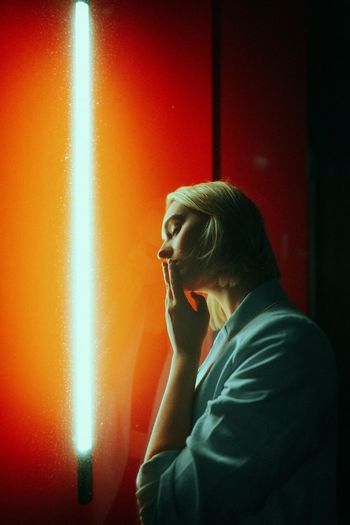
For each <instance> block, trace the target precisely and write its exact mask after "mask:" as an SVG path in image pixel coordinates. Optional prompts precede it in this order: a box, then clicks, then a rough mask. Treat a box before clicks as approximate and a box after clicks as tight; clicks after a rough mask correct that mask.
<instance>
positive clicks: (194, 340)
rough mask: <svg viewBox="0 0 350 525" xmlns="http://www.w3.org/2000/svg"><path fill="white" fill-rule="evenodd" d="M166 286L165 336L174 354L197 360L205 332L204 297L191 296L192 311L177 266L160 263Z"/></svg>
mask: <svg viewBox="0 0 350 525" xmlns="http://www.w3.org/2000/svg"><path fill="white" fill-rule="evenodd" d="M162 268H163V275H164V281H165V286H166V297H165V310H166V311H165V317H166V324H167V329H168V335H169V339H170V342H171V345H172V347H173V350H174V353H175V354H181V355H186V356H188V357H192V358H194V359H198V360H199V358H200V354H201V349H202V343H203V340H204V338H205V336H206V333H207V331H208V325H209V310H208V307H207V302H206V300H205V298H204V297H202V296H201V295H198V294H196V293H195V292H191V296H192V297H193V299H194V300H195V302H196V305H197V310H194V309H193V308H192V306H191V304H190V303H189V301H188V300H187V298H186V295H185V293H184V290H183V287H182V285H181V280H180V275H179V272H178V268H177V267H176V265H175V264H174V263H173V262H172V261H171V260H169V263H168V264H167V263H165V262H163V263H162Z"/></svg>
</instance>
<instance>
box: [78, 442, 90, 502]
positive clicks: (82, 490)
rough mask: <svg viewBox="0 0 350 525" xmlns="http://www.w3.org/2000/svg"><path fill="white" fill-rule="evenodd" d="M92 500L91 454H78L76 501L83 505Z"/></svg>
mask: <svg viewBox="0 0 350 525" xmlns="http://www.w3.org/2000/svg"><path fill="white" fill-rule="evenodd" d="M90 501H92V454H91V452H87V453H86V454H84V455H79V456H78V503H80V504H81V505H85V504H86V503H90Z"/></svg>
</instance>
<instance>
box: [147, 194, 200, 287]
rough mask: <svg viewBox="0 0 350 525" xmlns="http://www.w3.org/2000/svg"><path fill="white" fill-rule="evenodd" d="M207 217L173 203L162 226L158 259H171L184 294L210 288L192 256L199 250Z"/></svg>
mask: <svg viewBox="0 0 350 525" xmlns="http://www.w3.org/2000/svg"><path fill="white" fill-rule="evenodd" d="M204 222H205V216H204V215H203V214H201V213H199V212H196V211H194V210H191V209H190V208H187V207H186V206H184V205H183V204H180V203H178V202H176V201H173V202H172V203H171V204H170V206H169V207H168V209H167V210H166V212H165V215H164V219H163V225H162V239H163V241H164V242H163V244H162V246H161V248H160V250H159V251H158V254H157V257H158V259H172V260H173V261H174V262H175V264H176V266H177V268H178V271H179V274H180V277H181V279H182V285H183V287H184V290H187V291H190V290H191V291H194V290H197V291H200V290H203V288H205V287H206V285H207V284H208V283H207V282H206V279H205V276H204V275H201V272H200V269H199V263H198V261H197V260H196V257H195V251H194V254H193V253H192V255H191V252H192V251H193V249H194V248H195V246H196V242H197V241H198V238H199V235H200V233H201V231H202V228H203V225H204Z"/></svg>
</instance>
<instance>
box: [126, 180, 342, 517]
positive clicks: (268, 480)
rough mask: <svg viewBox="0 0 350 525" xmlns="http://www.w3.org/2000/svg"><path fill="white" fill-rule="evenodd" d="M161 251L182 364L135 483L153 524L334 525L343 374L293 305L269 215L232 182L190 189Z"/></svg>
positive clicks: (172, 204)
mask: <svg viewBox="0 0 350 525" xmlns="http://www.w3.org/2000/svg"><path fill="white" fill-rule="evenodd" d="M162 237H163V241H164V242H163V244H162V246H161V248H160V250H159V252H158V258H159V259H162V260H163V262H162V266H163V273H164V280H165V285H166V301H165V304H166V323H167V330H168V334H169V338H170V342H171V345H172V348H173V357H172V363H171V369H170V373H169V378H168V383H167V386H166V389H165V392H164V396H163V400H162V403H161V406H160V408H159V412H158V415H157V418H156V421H155V424H154V427H153V431H152V435H151V438H150V441H149V444H148V448H147V452H146V456H145V459H144V463H143V464H142V465H141V467H140V470H139V473H138V477H137V482H136V486H137V492H136V495H137V499H138V505H139V510H140V517H141V521H142V523H143V524H144V525H149V524H166V525H171V524H181V525H182V524H184V525H185V524H191V525H195V524H213V523H215V524H219V525H225V524H231V525H232V524H236V523H237V524H240V525H241V524H242V525H243V524H244V525H256V524H266V525H277V524H278V525H281V524H288V525H289V524H298V525H301V524H317V525H320V524H329V525H334V523H336V515H335V442H336V401H337V388H336V369H335V362H334V358H333V355H332V351H331V349H330V346H329V342H328V340H327V338H326V336H325V335H324V334H323V332H322V331H321V330H320V329H319V328H318V327H317V326H316V325H315V324H314V323H313V322H312V321H311V320H310V319H308V318H307V317H306V316H304V315H303V314H302V313H301V312H299V311H298V310H297V309H296V308H294V307H293V306H292V305H291V304H290V303H289V302H288V299H287V297H286V295H285V293H284V291H283V290H282V288H281V286H280V284H279V270H278V267H277V263H276V260H275V257H274V254H273V251H272V249H271V246H270V243H269V240H268V237H267V235H266V232H265V228H264V223H263V219H262V217H261V214H260V212H259V210H258V209H257V207H256V206H255V204H254V203H253V202H252V201H251V200H250V199H249V198H248V197H247V196H246V195H245V194H244V193H243V192H242V191H240V190H239V189H238V188H235V187H234V186H232V185H231V184H229V183H228V182H223V181H217V182H207V183H201V184H197V185H193V186H188V187H181V188H179V189H178V190H176V191H175V192H173V193H170V194H169V195H168V197H167V200H166V213H165V216H164V220H163V228H162ZM185 291H187V292H190V293H191V296H192V299H193V301H194V304H195V305H196V307H192V305H191V304H190V302H189V301H188V299H187V297H186V294H185ZM195 291H196V292H195ZM198 292H200V293H198ZM201 294H205V297H204V296H203V295H201ZM209 323H210V327H211V328H212V329H213V330H219V333H218V334H217V336H216V338H215V341H214V344H213V346H212V348H211V350H210V352H209V354H208V356H207V358H206V360H205V361H204V363H203V364H202V366H201V367H200V368H199V370H198V365H199V360H200V354H201V347H202V343H203V340H204V337H205V335H206V333H207V330H208V325H209Z"/></svg>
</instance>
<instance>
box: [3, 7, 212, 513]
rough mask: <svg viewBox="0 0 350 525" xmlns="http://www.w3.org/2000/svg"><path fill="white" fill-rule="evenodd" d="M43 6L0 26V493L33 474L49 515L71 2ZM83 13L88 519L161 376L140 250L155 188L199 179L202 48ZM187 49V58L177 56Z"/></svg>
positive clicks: (66, 391)
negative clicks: (89, 310) (89, 90)
mask: <svg viewBox="0 0 350 525" xmlns="http://www.w3.org/2000/svg"><path fill="white" fill-rule="evenodd" d="M56 8H57V6H56ZM56 8H55V9H54V8H52V11H50V12H45V13H44V12H40V13H38V12H36V13H35V14H34V13H31V12H30V10H29V9H28V10H24V11H23V12H22V13H21V22H22V24H23V26H22V28H25V37H24V35H23V33H22V39H18V18H17V16H18V10H17V11H16V9H13V12H12V16H10V15H11V12H9V13H8V18H7V19H6V30H5V32H3V34H2V38H3V42H4V43H5V42H12V43H14V44H13V45H14V48H13V53H12V54H11V56H10V55H6V53H4V55H3V58H2V61H1V64H0V67H1V70H0V73H2V79H4V80H3V82H2V90H1V97H2V110H1V132H0V133H1V137H0V138H1V151H2V155H1V173H2V175H1V196H0V198H1V209H2V213H1V223H0V224H1V233H2V236H1V238H2V242H1V247H0V250H1V256H0V264H1V274H2V283H1V291H0V293H1V305H2V312H1V327H0V330H1V333H0V336H1V341H2V347H3V355H4V366H3V368H2V371H1V382H2V386H3V388H4V389H5V392H6V394H5V396H4V397H3V400H5V412H4V422H5V429H6V430H5V437H4V443H5V445H3V451H5V456H6V457H5V458H4V461H5V468H6V465H7V469H8V471H11V476H9V478H8V479H9V480H10V481H9V484H8V487H7V491H8V492H7V498H8V499H11V497H12V498H13V500H15V497H16V491H17V487H18V485H19V484H20V483H21V478H22V474H21V472H23V469H24V470H25V471H26V477H27V479H28V483H29V480H31V481H32V482H33V480H35V473H36V472H37V473H38V475H39V472H40V481H39V480H37V481H36V483H37V484H40V485H42V484H43V486H46V489H45V490H44V489H43V492H42V494H41V496H40V497H38V500H37V502H36V503H33V504H32V507H33V505H34V506H35V504H36V505H37V506H38V507H39V502H40V505H44V508H46V513H48V514H47V515H50V512H51V510H50V505H51V504H55V501H56V503H57V502H62V499H63V500H64V501H66V510H62V515H61V517H60V518H59V517H57V520H58V521H57V523H62V522H67V520H68V518H67V516H69V519H71V518H72V516H74V513H78V512H80V511H79V510H77V508H76V489H75V475H76V473H75V462H74V451H73V445H72V437H71V433H72V428H71V392H70V388H71V387H70V355H69V347H68V342H69V340H68V320H67V317H66V316H67V304H68V298H69V296H68V293H69V290H68V269H69V267H68V258H67V255H68V254H67V250H68V235H69V232H68V228H69V220H68V219H69V218H68V210H69V176H70V158H69V156H70V137H69V133H70V107H69V103H70V96H71V95H70V88H71V86H70V60H71V57H70V52H69V48H68V45H69V39H70V16H71V9H70V3H69V2H66V6H65V8H64V12H62V13H61V14H60V16H58V12H59V11H58V9H56ZM92 11H93V16H94V17H95V31H94V47H95V51H96V56H95V65H94V70H95V79H94V83H95V131H96V151H95V158H96V167H95V175H96V189H97V195H96V205H97V209H96V215H97V245H98V254H97V262H98V272H99V273H98V281H97V290H98V297H97V298H96V299H97V305H98V308H97V314H98V323H97V331H98V341H99V346H98V370H97V373H98V377H99V380H98V385H97V392H98V399H97V406H96V411H97V421H96V446H95V456H94V472H95V479H94V483H95V489H94V493H95V495H96V497H95V499H96V501H94V502H93V503H92V504H91V506H92V509H94V510H93V514H94V516H95V518H94V519H96V523H101V521H100V520H101V519H102V517H103V516H104V517H105V516H106V515H107V513H108V511H109V509H110V507H111V505H112V503H113V501H114V499H115V498H116V495H117V494H118V492H120V491H122V492H121V493H123V491H124V492H125V491H127V492H128V497H129V499H130V498H132V496H133V484H132V483H133V480H132V479H131V478H130V476H129V474H127V470H128V468H129V467H128V465H129V464H130V465H131V463H130V461H131V462H134V463H132V464H133V465H135V462H136V463H137V462H139V461H141V458H142V454H143V452H144V447H145V444H146V440H147V437H148V434H149V431H150V425H151V421H152V418H153V417H154V414H155V411H156V408H157V403H158V402H159V401H160V398H159V396H160V393H161V390H162V387H163V385H164V381H165V378H166V375H167V364H168V362H169V357H170V352H171V350H170V348H169V342H168V338H167V334H166V329H165V321H164V286H163V277H162V272H161V267H160V262H159V261H157V259H156V253H157V250H158V248H159V245H160V242H161V238H160V227H161V221H162V215H163V211H164V200H165V196H166V193H167V192H169V191H172V190H173V189H175V188H176V187H177V186H179V185H183V184H190V183H195V182H198V181H200V180H205V179H206V180H209V179H210V177H211V173H210V169H211V144H210V141H211V129H210V116H211V114H210V69H209V64H210V45H209V44H210V39H209V36H208V38H207V39H206V42H207V47H204V54H203V45H202V43H201V45H200V46H199V44H197V43H196V42H192V39H191V35H189V34H187V33H188V31H187V29H186V28H183V31H184V36H185V37H186V38H185V41H184V42H183V44H182V45H183V48H181V46H179V45H177V52H178V53H179V55H178V56H176V54H175V55H174V44H175V42H176V41H177V36H178V27H176V24H174V26H173V27H172V28H171V31H169V28H168V30H167V29H166V27H163V30H162V31H163V33H161V32H160V31H159V29H158V25H157V24H158V22H157V20H156V19H155V20H152V18H151V17H150V15H149V13H148V14H147V13H146V12H144V13H143V12H142V8H140V9H139V11H138V14H137V17H136V16H135V13H132V12H131V11H129V10H128V8H127V7H126V6H124V7H123V6H121V7H120V8H119V12H118V16H113V17H112V16H110V12H108V11H106V10H105V9H103V8H101V9H100V10H98V6H97V2H96V3H95V4H94V7H93V8H92ZM208 13H209V10H208ZM16 15H17V16H16ZM166 16H168V15H166ZM193 16H194V14H193ZM209 22H210V20H209V17H208V20H206V21H205V24H207V23H208V28H209ZM167 23H168V25H169V24H170V19H169V20H168V21H167ZM3 25H4V22H3V23H2V26H3ZM131 25H132V34H130V33H129V29H130V26H131ZM206 28H207V26H206ZM23 30H24V29H23ZM186 34H187V36H186ZM186 39H187V41H186ZM164 42H166V45H164ZM191 46H192V54H194V57H192V58H190V57H188V59H185V55H184V53H185V52H187V50H188V48H189V47H190V48H191ZM4 49H5V48H4ZM204 64H206V69H205V72H203V67H204ZM195 78H196V79H198V80H200V81H201V88H200V90H198V89H197V87H196V85H195V84H194V79H195ZM189 114H190V115H191V118H190V120H189V117H188V115H189ZM6 436H7V437H6ZM4 446H5V449H4ZM6 446H7V448H6ZM16 465H17V467H16ZM38 465H42V466H41V467H40V466H39V467H38ZM132 468H135V467H132ZM29 472H31V473H32V474H31V475H29V474H28V473H29ZM128 476H129V478H128ZM45 480H46V481H45ZM50 487H51V488H50ZM11 495H12V496H11ZM32 495H33V494H32ZM28 497H29V495H28ZM34 500H35V498H34ZM28 504H29V503H28ZM125 505H129V503H127V502H125ZM65 513H66V514H65ZM33 515H35V511H34V510H33ZM77 515H78V514H77ZM65 516H66V517H65ZM55 519H56V517H55ZM59 519H60V520H61V521H59ZM62 520H63V521H62ZM77 522H78V521H77ZM52 523H53V521H52Z"/></svg>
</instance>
